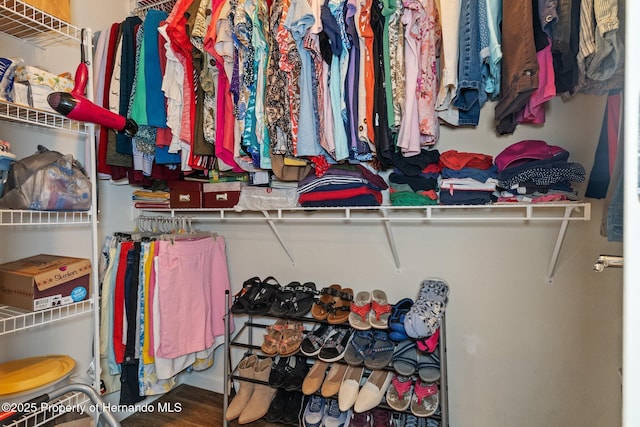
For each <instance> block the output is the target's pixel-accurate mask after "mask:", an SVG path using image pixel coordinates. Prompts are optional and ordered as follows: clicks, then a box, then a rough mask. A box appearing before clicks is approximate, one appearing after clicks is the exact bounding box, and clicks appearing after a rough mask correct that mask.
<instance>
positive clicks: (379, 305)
mask: <svg viewBox="0 0 640 427" xmlns="http://www.w3.org/2000/svg"><path fill="white" fill-rule="evenodd" d="M390 315H391V305H390V304H389V301H387V294H386V293H385V292H384V291H381V290H379V289H376V290H374V291H373V292H371V311H369V323H370V324H371V327H372V328H376V329H387V327H388V326H389V316H390Z"/></svg>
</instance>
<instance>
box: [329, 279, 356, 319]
mask: <svg viewBox="0 0 640 427" xmlns="http://www.w3.org/2000/svg"><path fill="white" fill-rule="evenodd" d="M351 301H353V289H351V288H342V290H341V291H339V292H337V293H336V295H335V296H334V297H333V308H332V309H331V313H329V315H328V316H327V322H329V323H330V324H332V325H339V324H340V323H345V322H347V321H348V320H349V314H350V313H351Z"/></svg>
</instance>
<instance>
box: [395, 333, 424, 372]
mask: <svg viewBox="0 0 640 427" xmlns="http://www.w3.org/2000/svg"><path fill="white" fill-rule="evenodd" d="M391 360H392V362H391V363H392V364H393V369H394V370H395V371H396V372H397V373H398V374H400V375H403V376H411V375H413V374H415V373H416V369H418V351H417V349H416V344H415V342H414V341H413V340H405V341H402V342H400V343H399V344H398V346H397V347H396V350H395V353H394V354H393V358H392V359H391Z"/></svg>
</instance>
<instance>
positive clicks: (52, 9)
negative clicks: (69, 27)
mask: <svg viewBox="0 0 640 427" xmlns="http://www.w3.org/2000/svg"><path fill="white" fill-rule="evenodd" d="M22 1H23V2H25V3H27V4H29V5H31V6H33V7H35V8H36V9H40V10H41V11H43V12H45V13H48V14H49V15H53V16H55V17H56V18H58V19H60V20H62V21H65V22H71V2H70V0H22Z"/></svg>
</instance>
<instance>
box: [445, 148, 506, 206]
mask: <svg viewBox="0 0 640 427" xmlns="http://www.w3.org/2000/svg"><path fill="white" fill-rule="evenodd" d="M440 165H441V166H442V177H441V179H440V182H439V183H438V184H439V187H440V204H441V205H486V204H488V203H491V202H493V201H494V199H493V192H494V191H495V189H496V184H497V182H498V181H497V179H496V175H497V170H496V167H495V166H494V165H493V157H492V156H489V155H487V154H482V153H465V152H459V151H456V150H448V151H445V152H444V153H442V155H441V156H440Z"/></svg>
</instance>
